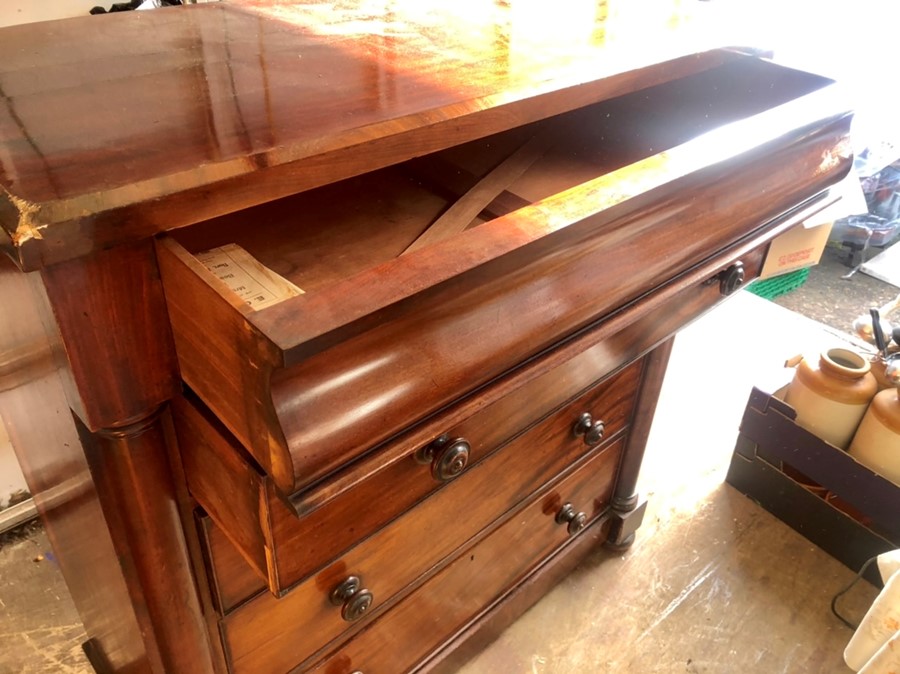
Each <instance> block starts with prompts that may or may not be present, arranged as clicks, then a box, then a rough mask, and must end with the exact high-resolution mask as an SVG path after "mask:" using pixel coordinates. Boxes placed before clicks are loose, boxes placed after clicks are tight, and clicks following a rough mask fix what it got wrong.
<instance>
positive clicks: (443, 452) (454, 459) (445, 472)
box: [416, 434, 472, 482]
mask: <svg viewBox="0 0 900 674" xmlns="http://www.w3.org/2000/svg"><path fill="white" fill-rule="evenodd" d="M471 450H472V447H471V445H469V442H468V441H467V440H466V439H465V438H456V439H455V440H451V439H450V436H449V435H446V434H445V435H442V436H440V437H439V438H437V439H436V440H435V441H434V442H432V443H431V444H430V445H428V446H427V447H423V448H422V449H420V450H419V451H418V452H416V460H417V461H418V462H419V463H423V464H431V477H433V478H434V479H435V480H437V481H438V482H448V481H450V480H452V479H453V478H455V477H457V476H458V475H459V474H460V473H462V472H463V471H464V470H465V469H466V466H467V465H468V464H469V453H470V452H471Z"/></svg>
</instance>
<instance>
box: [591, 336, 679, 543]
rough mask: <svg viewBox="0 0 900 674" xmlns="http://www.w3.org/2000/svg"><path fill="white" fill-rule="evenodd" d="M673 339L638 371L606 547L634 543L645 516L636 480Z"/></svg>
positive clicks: (657, 348) (664, 343)
mask: <svg viewBox="0 0 900 674" xmlns="http://www.w3.org/2000/svg"><path fill="white" fill-rule="evenodd" d="M674 343H675V337H670V338H669V339H667V340H666V341H665V342H663V343H662V344H660V345H659V346H657V347H656V348H655V349H654V350H653V351H651V352H650V354H649V355H648V356H647V361H646V364H645V365H644V372H643V373H642V375H641V395H640V399H639V400H638V404H637V407H636V408H635V410H634V414H633V416H632V419H631V430H630V431H629V433H628V440H627V442H626V445H625V452H624V454H623V455H622V465H621V466H619V474H618V477H617V478H616V491H615V493H614V494H613V498H612V502H611V504H610V505H611V508H612V527H611V529H610V532H609V538H608V539H607V541H606V547H608V548H610V549H613V550H624V549H626V548H628V547H630V546H631V544H632V543H634V532H635V530H636V529H637V528H638V527H639V526H640V525H641V521H642V520H643V519H644V510H645V509H646V506H647V503H646V501H644V502H641V500H640V498H639V497H638V493H637V481H638V476H639V475H640V472H641V464H642V463H643V461H644V451H645V449H646V446H647V438H648V437H649V436H650V427H651V426H652V425H653V415H654V414H655V412H656V403H657V402H658V401H659V392H660V390H661V389H662V384H663V379H664V378H665V376H666V367H667V366H668V364H669V356H670V355H671V353H672V345H673V344H674Z"/></svg>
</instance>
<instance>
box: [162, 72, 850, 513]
mask: <svg viewBox="0 0 900 674" xmlns="http://www.w3.org/2000/svg"><path fill="white" fill-rule="evenodd" d="M748 68H749V66H747V65H746V64H739V65H734V64H729V65H727V66H723V67H722V68H718V69H713V70H711V71H707V72H704V73H700V74H698V75H695V76H693V79H691V82H692V85H691V87H693V89H691V90H692V91H694V90H695V91H696V92H697V95H696V96H694V97H685V96H684V95H683V94H682V95H681V96H680V97H679V96H675V95H674V93H673V92H676V91H677V89H674V88H671V87H670V86H669V85H661V86H660V87H653V88H651V89H648V90H646V91H645V92H640V93H639V94H635V95H630V96H626V97H622V98H621V99H615V100H613V101H609V102H605V103H601V104H598V105H596V106H593V107H590V108H587V109H585V110H581V111H577V113H572V114H570V115H567V116H564V117H561V118H558V119H551V120H545V121H544V122H541V123H539V124H537V125H535V126H533V127H530V128H527V129H518V130H514V131H512V132H510V133H509V134H506V135H505V136H502V137H498V138H492V139H491V140H490V142H489V143H484V144H483V145H482V146H479V147H475V148H469V149H468V150H465V149H459V150H458V151H457V150H454V151H453V152H449V153H447V156H446V158H447V159H448V161H449V160H453V161H459V157H458V156H457V155H459V154H461V155H463V156H465V157H469V156H471V157H474V159H473V160H472V161H473V167H472V172H474V173H475V174H476V175H478V170H477V167H475V166H474V164H478V163H481V164H484V163H488V164H490V162H489V161H487V160H483V159H479V156H480V154H483V153H484V152H487V151H488V150H487V149H486V148H488V147H493V146H497V147H509V146H510V143H511V142H512V141H516V139H518V140H520V141H521V140H522V139H523V138H526V139H527V138H528V136H529V135H540V134H548V135H549V136H550V137H552V139H553V141H554V142H553V143H552V147H551V149H550V150H549V151H548V153H547V155H546V156H545V157H543V158H542V159H541V160H540V161H538V162H536V163H535V164H534V165H533V166H532V167H531V168H530V169H529V171H528V172H527V173H526V174H525V175H524V176H523V177H522V179H521V181H520V183H515V182H514V183H513V184H512V185H510V187H509V194H512V195H513V196H514V197H515V198H514V199H508V200H507V201H509V202H515V203H526V204H531V205H528V206H525V207H523V208H521V209H519V210H516V211H513V212H511V213H508V214H507V215H502V216H501V217H498V218H496V219H493V220H490V221H489V222H485V223H484V224H481V225H480V226H478V227H473V228H472V229H470V230H469V231H466V232H464V233H462V234H460V235H458V236H455V237H452V238H450V239H447V240H444V241H441V242H439V243H436V244H434V245H430V246H426V247H424V248H422V249H420V250H416V251H415V252H413V253H410V254H409V255H401V256H400V257H396V258H395V256H396V255H397V254H398V253H400V252H402V251H403V249H404V246H405V245H407V244H409V243H410V241H412V240H415V238H416V237H417V236H418V234H419V233H420V232H421V231H422V230H423V229H425V228H427V226H428V223H429V222H430V221H431V220H433V219H434V218H435V217H437V216H438V215H440V213H441V212H442V210H444V209H446V207H447V205H448V203H449V202H448V201H446V200H443V201H442V200H441V199H440V198H437V197H436V196H435V192H429V191H428V190H426V188H425V187H423V186H422V182H421V181H416V180H411V179H410V178H409V176H408V172H409V171H413V170H414V169H415V167H414V166H401V167H395V168H391V169H386V170H384V171H382V172H379V173H378V174H372V175H369V176H364V177H362V178H359V179H355V180H354V181H352V182H350V183H347V184H341V185H335V186H330V187H329V188H327V189H324V190H322V191H313V192H310V193H306V194H303V195H300V196H298V197H296V198H294V199H293V200H290V201H288V202H285V203H283V204H279V205H275V206H272V207H270V208H268V209H263V210H260V211H259V213H258V214H257V215H256V216H255V218H254V219H255V220H256V222H257V223H258V226H257V227H255V228H254V229H253V231H252V232H250V231H249V230H248V231H247V232H245V231H244V230H246V229H247V228H246V226H242V223H239V222H238V221H237V220H228V219H224V220H220V221H213V222H211V223H205V224H204V225H202V226H198V228H197V229H195V230H194V231H189V232H184V233H179V234H176V235H175V236H176V238H178V241H175V240H174V239H170V240H168V241H166V242H164V243H163V244H162V245H161V247H160V265H161V270H162V272H163V280H164V284H165V285H166V288H167V298H168V302H169V308H170V313H171V316H172V323H173V326H174V330H175V340H176V347H177V350H178V352H179V360H180V363H181V366H182V371H183V374H184V376H185V379H186V381H187V382H188V384H189V385H190V386H191V387H192V388H194V389H195V390H196V391H197V393H198V395H200V397H201V398H203V399H204V401H205V402H206V403H207V404H208V405H209V406H210V407H211V408H212V409H213V410H214V411H215V412H216V414H217V415H218V416H219V417H220V418H221V419H222V420H223V421H224V423H225V424H226V425H227V426H228V427H229V429H230V430H231V431H232V432H233V433H234V434H235V436H236V437H237V438H238V439H239V440H240V441H241V442H242V443H243V444H244V445H245V446H246V447H247V449H248V451H249V452H250V453H251V454H252V455H253V456H254V457H255V459H256V460H257V462H258V463H259V464H260V465H261V467H262V468H263V470H264V471H265V472H266V473H267V474H268V475H270V476H271V477H272V479H273V480H274V482H275V485H276V486H277V487H278V489H279V490H280V491H281V492H282V494H284V495H286V496H289V495H294V494H296V493H298V492H300V491H302V490H305V489H309V488H310V486H311V485H313V484H315V483H316V482H318V481H321V480H323V479H324V478H326V477H327V476H329V475H330V474H332V473H333V472H335V471H337V470H339V469H341V468H342V467H344V466H345V465H346V464H347V463H348V462H350V461H353V460H355V459H357V458H359V457H360V456H362V455H364V454H366V453H367V452H368V451H370V450H371V449H372V448H374V447H376V446H379V445H380V444H382V443H384V442H385V441H387V440H389V439H390V438H392V437H394V436H396V435H397V434H398V433H400V432H403V431H404V430H405V429H406V428H408V427H409V426H410V425H411V424H413V423H416V422H419V421H421V420H422V419H424V418H427V417H428V416H430V415H432V414H434V413H436V412H438V411H439V410H441V409H443V408H445V407H446V406H447V405H450V404H453V403H454V401H456V400H458V399H459V398H460V397H461V396H463V395H467V394H469V393H471V392H472V391H474V390H477V389H478V388H479V387H482V386H485V385H487V384H488V383H490V382H492V381H494V380H496V379H497V378H498V377H502V376H503V375H504V374H505V373H507V372H509V371H510V370H511V369H513V368H515V367H518V366H519V365H520V364H521V363H522V362H523V361H526V360H528V359H530V358H534V357H536V356H537V355H538V354H540V353H542V352H544V351H545V350H547V349H549V348H552V347H553V345H554V344H556V343H558V342H559V341H560V340H561V339H565V338H568V337H569V336H571V335H572V334H573V333H575V332H577V331H579V330H582V329H586V328H587V327H588V326H590V325H592V324H595V323H597V322H598V321H600V320H602V319H603V318H604V317H605V316H607V315H609V314H610V313H611V312H614V311H616V310H618V309H619V308H621V307H623V306H625V305H627V304H629V303H630V302H633V301H635V300H637V299H638V298H641V297H644V296H645V295H647V294H648V293H651V292H654V291H656V290H657V289H659V288H660V287H661V286H662V285H664V284H666V283H667V282H670V281H672V280H673V279H676V278H678V277H679V276H680V275H682V274H685V273H688V272H689V271H690V270H692V269H695V268H696V267H697V266H699V265H703V264H704V263H706V262H708V261H709V260H711V259H712V258H713V257H715V256H716V255H717V254H719V253H720V252H721V251H722V250H724V249H726V248H728V247H729V246H732V245H735V244H736V243H738V242H740V241H742V240H744V239H745V238H746V237H748V236H754V235H756V236H761V237H765V236H773V235H774V233H775V232H776V231H777V227H776V225H775V224H773V223H774V222H777V220H778V218H780V217H781V216H782V215H783V214H784V213H785V212H787V211H789V210H790V209H792V208H794V207H795V206H796V205H797V204H798V203H800V202H802V201H804V200H806V199H808V198H811V197H813V196H814V195H817V194H820V193H821V192H822V191H823V190H825V189H826V188H827V187H828V186H829V185H831V184H833V183H834V182H836V181H837V180H838V179H839V178H841V177H842V176H843V175H844V174H845V173H846V171H847V170H848V169H849V166H850V153H849V148H848V146H847V144H846V137H847V133H848V128H849V116H848V115H847V114H846V113H845V112H844V109H843V107H841V106H839V105H836V104H834V102H833V101H832V100H831V95H830V94H829V92H828V91H822V92H818V93H813V94H808V92H809V91H812V90H814V89H816V88H817V87H820V86H822V84H823V81H822V80H819V79H816V78H811V77H810V78H807V79H803V78H802V77H799V76H797V75H796V73H794V74H793V75H790V76H788V75H786V74H785V73H786V72H793V71H784V70H783V69H780V68H778V67H777V66H774V65H772V64H767V65H765V64H760V63H756V64H755V65H754V66H753V67H752V68H749V70H748ZM742 78H743V80H742ZM747 78H750V79H752V81H753V82H754V83H755V88H754V87H744V86H742V85H741V82H742V81H748V80H747ZM735 82H736V84H735ZM767 83H768V84H771V86H768V85H767ZM678 84H679V86H682V85H683V84H684V81H681V82H679V83H678ZM764 85H765V86H764ZM725 89H727V90H728V91H727V93H724V94H721V97H720V94H719V93H717V92H719V90H723V91H724V90H725ZM681 91H682V92H683V89H682V90H681ZM771 91H774V92H776V93H774V94H770V93H768V92H771ZM763 92H766V93H765V94H764V93H763ZM794 99H796V100H794ZM648 100H650V104H648V103H647V101H648ZM725 101H727V104H725ZM781 104H784V105H781ZM779 105H780V106H781V107H774V108H773V109H771V110H766V108H767V107H772V106H779ZM660 110H664V111H665V112H663V113H661V112H660ZM761 110H766V111H765V112H762V113H761V114H758V115H755V116H754V113H757V112H760V111H761ZM742 117H746V119H742V120H741V121H738V122H736V123H735V124H733V125H732V126H731V127H725V128H719V129H717V128H716V127H717V126H719V125H722V124H725V123H728V122H734V120H736V119H741V118H742ZM621 119H628V120H629V122H630V123H631V124H633V125H634V127H632V126H631V125H629V127H628V128H637V129H640V133H633V134H629V133H624V132H623V131H622V128H621V124H620V123H619V122H620V120H621ZM610 120H614V121H615V124H613V122H612V121H610ZM706 132H708V133H706ZM704 133H706V135H703V134H704ZM512 147H515V143H513V145H512ZM665 148H671V149H669V150H666V151H664V152H660V150H661V149H665ZM464 150H465V151H464ZM454 152H455V153H456V154H454ZM500 159H502V155H500V156H499V157H494V160H498V161H499V160H500ZM476 160H477V161H476ZM561 176H562V178H561ZM563 178H564V179H563ZM760 194H765V199H762V200H761V199H760V198H759V195H760ZM687 195H689V198H686V196H687ZM516 199H518V202H516ZM499 210H500V211H502V210H503V209H499ZM298 214H302V216H303V217H300V216H299V215H298ZM242 217H243V218H244V221H245V222H246V218H248V217H252V216H248V215H246V214H244V215H243V216H242ZM476 220H477V219H476ZM260 239H262V241H260ZM232 240H236V241H238V242H240V243H241V244H242V245H244V246H245V247H247V248H248V249H251V250H252V252H253V253H254V254H255V255H256V256H257V257H258V258H260V259H262V260H263V261H265V262H266V263H268V265H269V266H270V267H272V268H277V269H278V270H281V271H282V272H283V273H285V274H287V275H288V276H290V278H292V279H294V280H296V281H297V282H298V285H300V286H301V287H304V289H305V290H307V293H306V294H304V295H300V296H295V297H291V298H289V299H286V300H284V301H283V302H280V303H278V304H275V305H274V306H271V307H268V308H263V309H261V310H259V311H253V310H250V309H248V308H246V307H244V306H242V305H241V302H240V300H236V299H235V297H236V296H233V295H229V294H228V291H227V290H223V285H222V283H221V282H220V281H218V280H217V279H216V278H214V277H212V275H211V274H210V272H208V271H207V270H205V269H204V268H203V267H202V265H200V264H199V263H198V262H197V260H196V259H195V258H194V257H193V255H192V251H194V252H199V251H201V250H202V249H203V248H204V247H205V246H213V245H221V244H222V243H227V242H229V241H232ZM179 241H180V242H181V243H179ZM182 244H183V245H182ZM370 250H371V251H374V252H370V253H369V255H368V257H367V252H369V251H370ZM285 251H288V252H285ZM329 260H334V262H333V263H332V264H329Z"/></svg>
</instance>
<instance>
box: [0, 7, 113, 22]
mask: <svg viewBox="0 0 900 674" xmlns="http://www.w3.org/2000/svg"><path fill="white" fill-rule="evenodd" d="M115 1H120V0H2V1H0V27H2V26H14V25H15V24H18V23H32V22H34V21H49V20H50V19H65V18H68V17H72V16H84V15H86V14H87V13H88V11H89V10H90V9H91V7H96V6H100V7H105V8H106V9H109V7H110V5H111V4H112V3H113V2H115Z"/></svg>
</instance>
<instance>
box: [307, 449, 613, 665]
mask: <svg viewBox="0 0 900 674" xmlns="http://www.w3.org/2000/svg"><path fill="white" fill-rule="evenodd" d="M622 447H623V441H622V440H619V441H617V442H615V443H614V444H613V445H612V446H610V447H609V448H608V450H607V451H605V452H602V453H600V454H598V455H595V456H593V457H592V458H590V459H589V460H588V461H587V462H586V463H584V464H583V465H582V466H581V467H580V468H579V469H578V470H576V471H575V472H574V473H572V474H571V475H569V476H568V477H567V478H565V479H563V480H561V481H560V482H558V483H556V484H554V485H552V486H551V487H550V488H549V489H547V490H546V491H545V492H544V493H543V494H541V495H540V496H538V497H537V498H535V499H534V500H532V501H530V502H529V503H528V504H526V505H525V507H524V508H522V509H521V510H519V511H518V512H516V513H515V514H514V515H513V516H512V517H511V518H509V520H507V522H506V523H505V524H503V525H502V526H501V527H500V528H498V529H497V530H496V531H494V532H493V533H492V534H491V535H490V536H489V537H487V538H485V539H483V540H482V541H480V542H479V543H477V544H475V545H474V546H472V547H471V548H469V549H468V550H466V551H465V552H464V553H462V554H461V555H460V556H459V557H457V559H456V560H455V561H454V562H453V563H452V564H450V565H449V566H448V567H446V568H445V569H444V570H442V571H441V572H440V573H438V574H436V575H435V576H434V577H432V578H431V579H429V580H428V582H427V583H425V584H424V585H423V586H422V587H420V588H419V589H418V590H416V592H415V593H413V594H412V595H410V596H408V597H407V598H406V599H404V600H403V601H401V602H399V603H398V604H397V605H396V606H394V607H393V608H392V609H391V610H390V611H388V612H387V613H385V614H384V615H383V616H381V617H380V618H379V619H378V620H376V621H375V622H373V623H372V624H371V625H370V626H368V627H367V628H366V629H365V630H363V631H362V632H360V633H359V634H357V635H356V636H355V637H354V638H353V639H352V640H351V641H350V642H349V643H347V644H345V645H344V646H342V647H341V648H340V649H339V650H337V651H336V652H334V653H332V654H331V655H329V656H328V657H326V658H325V659H324V660H322V661H320V662H319V663H318V665H316V666H314V667H313V668H312V670H310V671H314V672H319V673H320V674H351V673H352V672H365V674H400V672H406V671H409V670H411V669H412V668H413V667H415V666H416V665H417V664H418V663H420V662H422V661H423V660H425V659H426V658H428V656H429V655H430V654H432V653H434V652H435V651H436V650H438V649H439V648H440V647H441V646H442V644H444V643H446V642H447V641H449V640H451V639H453V637H454V636H456V635H457V634H458V633H459V632H461V631H462V630H464V629H466V627H467V626H468V625H469V624H470V623H472V622H473V621H474V620H477V619H478V617H479V616H480V615H481V614H483V613H485V612H486V611H488V610H490V609H491V608H492V607H493V606H494V605H495V604H496V603H497V602H498V600H502V599H503V596H504V595H505V594H507V593H509V592H511V591H514V590H515V588H516V587H517V586H518V585H520V584H521V583H522V581H524V580H525V579H526V578H527V576H528V575H529V573H530V572H532V571H533V570H534V569H536V568H537V567H538V566H539V565H540V563H541V561H542V560H544V559H546V558H547V557H548V556H549V555H551V554H552V553H553V552H554V551H555V550H556V549H558V548H560V547H561V546H562V545H564V544H565V543H566V541H567V539H568V538H569V537H570V536H571V535H577V531H575V527H572V529H573V532H574V533H573V534H570V533H569V531H568V529H569V527H567V526H566V524H565V523H563V524H559V523H557V514H558V513H559V512H560V510H561V508H563V506H564V505H565V504H572V505H573V507H574V509H575V511H576V512H577V511H580V512H582V513H584V514H585V515H586V522H587V523H592V522H595V521H596V520H598V519H602V518H603V517H604V516H605V514H606V511H607V506H608V503H609V500H610V498H611V496H612V489H613V482H614V480H613V478H614V477H615V471H616V468H617V466H618V464H619V458H620V456H621V453H622ZM598 526H605V523H604V524H598ZM601 540H602V537H601ZM296 671H307V670H305V669H301V670H296Z"/></svg>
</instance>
